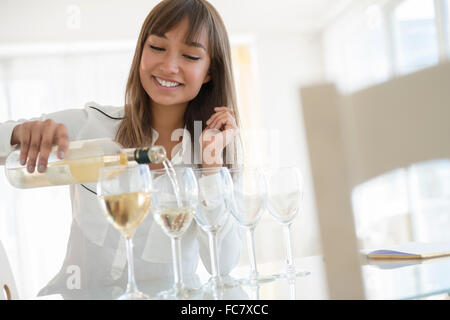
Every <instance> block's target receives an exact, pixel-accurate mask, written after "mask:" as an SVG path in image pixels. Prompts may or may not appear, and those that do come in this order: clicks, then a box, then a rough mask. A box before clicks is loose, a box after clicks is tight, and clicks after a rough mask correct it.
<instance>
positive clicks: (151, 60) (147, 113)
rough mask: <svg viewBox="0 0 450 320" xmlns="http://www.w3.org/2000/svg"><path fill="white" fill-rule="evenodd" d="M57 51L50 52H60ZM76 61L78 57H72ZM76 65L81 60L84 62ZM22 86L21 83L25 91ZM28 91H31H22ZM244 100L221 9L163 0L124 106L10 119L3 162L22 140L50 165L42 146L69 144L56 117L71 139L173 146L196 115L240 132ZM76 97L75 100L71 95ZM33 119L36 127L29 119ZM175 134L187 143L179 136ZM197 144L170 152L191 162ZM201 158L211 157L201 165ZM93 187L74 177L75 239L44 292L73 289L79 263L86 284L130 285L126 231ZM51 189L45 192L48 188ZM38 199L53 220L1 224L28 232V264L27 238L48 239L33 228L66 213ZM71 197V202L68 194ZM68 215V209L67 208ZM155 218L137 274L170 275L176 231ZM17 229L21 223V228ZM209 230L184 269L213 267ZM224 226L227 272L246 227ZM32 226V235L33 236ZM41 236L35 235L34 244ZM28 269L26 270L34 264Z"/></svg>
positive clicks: (187, 240) (198, 1)
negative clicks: (112, 222) (108, 216)
mask: <svg viewBox="0 0 450 320" xmlns="http://www.w3.org/2000/svg"><path fill="white" fill-rule="evenodd" d="M202 47H203V48H202ZM48 59H49V60H51V58H48ZM68 59H72V60H71V61H73V60H74V58H72V57H70V58H68ZM99 60H102V57H99ZM99 65H101V66H102V70H100V71H99V72H98V73H97V74H95V75H98V77H100V76H101V77H102V78H103V77H107V76H105V74H104V73H102V71H103V72H108V73H107V74H108V75H109V74H111V73H109V72H110V69H113V68H111V65H109V66H106V65H104V64H103V61H101V62H99ZM89 66H90V68H87V69H86V68H80V70H83V72H84V77H83V75H80V74H79V72H80V70H77V72H76V73H74V74H77V75H79V76H80V77H78V78H77V79H81V80H80V82H83V80H82V79H84V78H85V77H86V74H88V75H89V79H91V78H93V77H94V76H95V75H94V74H93V70H94V71H95V70H96V69H95V68H92V64H89ZM73 67H74V68H76V67H80V65H77V66H76V67H75V66H73ZM95 67H97V66H95ZM90 69H92V70H90ZM27 71H28V70H27ZM66 77H67V74H66V75H61V78H60V81H61V79H63V80H64V79H65V78H66ZM73 87H74V88H75V87H77V86H76V85H74V86H73ZM97 87H98V86H97ZM97 87H96V88H97ZM71 89H72V88H71ZM23 91H24V90H21V92H22V93H23ZM25 91H26V90H25ZM60 91H63V90H60ZM70 91H72V90H70ZM117 91H120V90H117ZM31 92H33V91H31ZM80 95H81V93H80ZM15 96H16V95H15ZM20 96H21V97H22V96H23V94H22V95H20ZM235 100H236V99H235V93H234V83H233V74H232V69H231V52H230V45H229V42H228V36H227V33H226V30H225V27H224V24H223V22H222V20H221V18H220V17H219V15H218V13H217V12H216V11H215V9H214V8H213V7H212V6H211V5H210V4H209V3H208V2H206V1H204V0H164V1H161V2H159V3H158V5H157V6H156V7H155V8H154V9H153V10H152V11H151V12H150V13H149V15H148V17H147V18H146V19H145V21H144V23H143V25H142V29H141V32H140V34H139V38H138V43H137V46H136V50H135V54H134V58H133V61H132V64H131V68H130V70H129V77H128V82H127V85H126V92H125V106H124V108H123V107H112V106H99V105H95V104H93V103H88V104H87V105H86V107H85V108H84V109H72V110H61V111H59V112H53V113H51V111H52V110H48V109H47V110H46V111H47V112H49V113H48V114H44V115H42V116H41V117H40V118H37V119H36V121H31V120H23V121H7V122H6V123H2V124H0V132H1V134H0V138H1V139H0V140H1V141H0V161H1V159H3V158H4V157H5V156H6V155H7V154H8V152H10V151H11V149H12V148H13V146H12V145H11V143H14V144H15V143H17V144H20V146H21V150H23V156H24V158H23V159H24V160H26V161H27V162H28V163H27V164H28V165H27V168H33V169H34V168H35V166H34V164H33V163H32V162H34V161H38V162H39V163H38V162H36V165H38V166H36V167H40V166H41V165H45V164H46V163H42V161H45V159H44V157H41V155H42V154H43V153H42V148H45V147H46V145H52V144H53V143H54V142H57V143H58V144H60V142H61V141H60V139H57V141H56V140H55V139H54V138H55V137H54V136H53V137H52V134H51V132H52V131H49V130H46V129H45V127H43V126H41V125H40V124H41V123H43V122H44V121H45V120H47V119H51V120H52V121H54V122H55V123H58V124H61V125H62V126H64V127H66V128H67V136H66V137H65V138H67V139H66V140H68V141H74V140H84V139H95V138H111V139H114V138H116V140H117V141H118V142H119V143H121V144H122V145H123V146H124V147H130V146H133V145H141V146H145V145H148V144H154V143H158V144H161V145H163V146H165V147H166V149H168V150H170V149H171V148H172V145H170V144H167V142H168V141H169V139H170V134H171V133H172V131H174V130H175V129H179V128H182V129H183V127H185V128H186V129H187V130H186V131H191V130H192V131H193V128H194V123H193V122H194V121H201V123H202V130H205V129H206V128H207V127H208V129H211V128H214V129H216V131H214V135H215V136H214V137H217V136H220V135H222V134H225V133H227V131H232V132H235V131H236V130H235V129H236V128H237V123H238V112H237V109H236V102H235ZM69 103H70V104H72V102H70V101H69ZM30 104H32V103H30ZM66 104H67V103H66ZM25 105H26V104H25ZM11 109H12V108H11V107H10V110H11ZM28 110H29V109H28ZM24 115H25V117H26V118H29V117H30V115H29V111H28V112H24ZM8 118H9V117H8ZM33 120H34V119H33ZM207 121H209V122H208V124H206V122H207ZM24 123H27V125H23V124H24ZM28 125H35V126H36V127H35V129H39V130H31V131H29V132H28V131H27V130H28V129H27V127H28ZM41 129H42V130H41ZM38 131H40V132H38ZM28 133H30V135H29V134H28ZM28 138H30V139H31V140H32V142H37V143H34V144H33V143H30V141H31V140H30V139H28ZM182 139H183V143H184V142H185V141H188V140H190V139H195V136H194V134H191V135H190V136H189V135H184V134H183V137H182ZM43 140H52V141H51V143H50V144H49V143H48V142H50V141H43ZM61 140H64V139H61ZM191 141H192V140H191ZM170 142H171V141H170ZM176 142H177V143H178V141H176ZM27 145H34V147H33V148H31V149H27V148H26V146H27ZM226 148H227V149H226V150H224V152H220V153H218V154H217V157H216V158H215V159H213V160H214V161H215V162H214V163H213V165H215V166H217V165H219V166H221V165H223V164H224V163H223V159H224V157H223V156H225V155H226V154H227V152H228V150H229V149H232V148H233V146H232V145H231V144H230V145H229V146H228V145H227V147H226ZM188 151H189V149H188V148H185V147H184V144H183V148H182V149H179V150H178V151H177V152H176V154H175V158H176V159H174V158H172V159H171V160H172V163H174V164H175V165H176V164H178V165H192V163H191V162H190V163H183V155H184V153H186V154H188ZM38 154H39V156H38V157H36V158H33V159H32V157H31V155H33V156H35V155H38ZM170 154H172V153H170ZM0 164H1V162H0ZM200 165H201V166H204V165H207V164H203V163H200ZM33 169H29V170H30V173H31V172H32V171H34V170H33ZM44 171H45V170H44ZM89 188H92V186H88V187H86V186H82V185H72V186H71V187H70V191H71V193H70V196H71V200H72V217H71V218H72V219H71V221H70V222H71V225H70V235H69V239H68V241H66V239H63V240H62V241H61V244H62V245H63V246H64V245H65V244H66V243H67V251H66V252H65V254H66V255H65V258H64V262H63V264H62V266H61V265H59V264H57V263H55V264H53V266H54V267H55V268H58V269H59V271H58V270H55V269H53V270H52V271H54V272H57V274H56V276H54V277H53V279H52V280H51V281H50V282H49V283H48V285H47V286H46V287H45V288H44V289H42V290H41V291H40V294H51V293H55V292H58V293H63V294H64V293H65V292H66V290H67V289H71V288H68V287H67V279H68V277H70V274H69V273H68V270H71V267H73V266H77V267H79V269H80V274H81V278H80V286H79V287H80V288H81V289H87V288H91V287H95V286H103V285H112V284H118V285H119V286H121V285H120V283H121V281H123V280H124V277H126V274H125V273H124V272H123V271H124V268H125V264H126V260H125V259H124V258H125V251H124V247H123V246H122V245H121V242H120V241H119V239H118V236H119V235H118V234H117V233H116V232H113V231H110V230H109V226H108V223H107V221H106V220H105V219H104V217H103V216H102V215H101V214H99V212H101V211H100V208H99V204H98V201H97V198H96V197H95V195H94V194H93V193H91V192H89ZM94 188H95V186H94ZM9 190H10V189H9ZM10 191H11V190H10ZM11 192H12V191H11ZM42 192H45V191H44V190H42ZM14 193H15V194H16V195H17V194H18V193H16V192H14ZM36 194H37V193H36ZM54 194H55V192H54V191H53V192H52V194H51V195H50V194H49V196H51V197H54ZM19 198H20V195H18V196H17V198H14V197H11V199H13V200H12V202H8V204H7V205H8V208H7V210H5V212H13V213H14V211H15V210H10V206H18V205H19V204H20V203H22V201H18V200H19ZM62 199H67V197H62ZM33 200H34V201H30V203H33V208H31V207H30V206H27V205H28V202H27V203H25V202H26V201H24V203H23V205H25V206H26V209H22V210H23V211H24V212H26V213H29V214H32V213H35V212H36V211H39V214H35V215H33V218H35V219H38V220H39V219H41V220H45V221H46V223H42V222H40V223H31V224H30V223H29V222H30V221H31V220H30V217H28V216H27V218H26V219H25V217H21V219H20V220H21V221H20V222H21V227H22V228H26V229H27V232H25V233H24V234H25V235H23V234H22V233H19V232H13V231H12V230H13V229H14V228H13V227H11V226H14V223H9V224H3V223H2V224H1V225H0V227H1V226H8V229H7V232H2V233H1V234H2V235H3V234H8V232H9V233H13V235H12V238H13V239H14V238H22V237H24V238H26V240H27V241H25V240H24V241H21V245H22V244H24V247H23V248H19V249H20V250H19V251H20V252H23V255H24V256H25V259H24V261H20V264H21V265H23V266H25V265H27V263H26V262H27V261H28V260H33V261H37V260H39V259H38V258H37V257H36V256H33V257H32V258H33V259H32V258H31V257H30V258H29V257H28V256H29V255H30V252H29V250H28V249H27V246H29V244H30V243H31V242H32V240H31V238H33V237H37V238H41V237H42V235H41V234H38V235H37V234H36V232H28V231H29V230H28V228H31V229H33V230H34V229H36V228H37V227H36V226H42V224H48V222H49V221H52V225H53V223H54V222H55V221H56V218H55V217H52V214H54V215H57V216H58V218H61V217H62V216H63V215H62V214H61V213H60V212H58V213H56V214H55V212H54V211H55V210H54V209H53V210H51V211H50V210H49V211H50V212H52V213H49V214H50V216H47V215H46V214H45V213H42V214H40V213H41V212H40V211H45V212H47V210H48V208H49V207H50V206H49V205H47V203H46V204H45V205H44V206H43V207H41V209H40V210H39V209H37V208H38V204H39V203H41V202H42V201H41V200H42V199H39V197H38V198H36V199H33ZM54 201H56V200H55V199H52V201H48V202H54ZM64 204H67V201H66V200H65V201H64ZM0 205H1V204H0ZM61 207H62V206H61ZM65 218H68V217H67V216H65ZM12 219H14V217H13V218H12ZM61 219H62V218H61ZM2 220H3V218H2ZM33 221H34V220H33ZM65 222H67V221H65ZM56 224H57V223H55V225H56ZM58 225H60V224H58ZM153 226H154V223H153V220H151V219H147V220H145V221H144V222H143V224H142V225H141V227H140V231H138V232H137V233H136V235H135V237H136V245H137V246H136V251H138V252H139V254H137V256H136V259H135V261H136V279H137V280H138V281H139V280H140V279H146V278H149V277H150V278H154V277H164V276H167V275H169V274H171V269H170V266H171V265H172V263H171V253H170V250H166V247H167V246H170V243H168V241H169V239H167V237H165V236H164V235H161V233H160V232H157V231H158V230H159V229H157V230H155V228H158V227H157V226H156V227H153ZM65 227H66V228H65V230H68V229H69V228H68V227H67V225H65ZM21 230H22V229H21ZM39 230H40V233H43V232H42V230H43V228H40V229H39ZM14 231H17V230H15V229H14ZM47 233H49V232H47ZM200 233H201V230H198V229H197V228H196V227H192V228H190V229H189V230H188V231H187V232H186V234H185V236H184V239H183V240H184V242H183V246H185V247H186V249H183V264H184V266H183V270H184V271H185V272H186V273H192V272H194V271H195V270H196V268H197V264H198V261H199V259H200V258H201V259H202V261H203V263H204V265H205V267H206V269H208V268H209V264H210V262H209V256H208V253H207V252H208V250H207V248H208V243H207V242H208V240H207V239H206V238H205V237H203V235H202V234H200ZM220 233H221V235H220V236H219V237H218V238H219V239H220V245H221V247H220V248H221V249H220V251H221V253H220V255H221V257H222V258H221V260H220V262H219V264H220V265H221V272H223V273H228V272H229V271H230V270H231V269H232V268H233V267H234V266H235V265H236V264H237V263H238V260H239V254H240V250H239V248H240V235H239V230H238V228H237V226H236V225H235V224H234V223H233V221H232V220H231V218H230V219H228V221H227V223H226V225H225V226H224V228H223V229H222V230H221V231H220ZM28 234H30V235H33V237H31V238H28ZM49 234H50V233H49ZM64 235H67V233H64ZM197 236H198V237H197ZM49 238H51V239H48V240H54V239H53V237H52V236H50V237H49ZM58 239H61V238H58ZM36 241H37V240H34V243H35V242H36ZM10 242H11V241H10ZM42 247H43V248H44V249H42V250H45V248H46V246H45V245H44V246H42ZM40 251H41V250H37V251H35V252H40ZM33 254H38V253H33ZM59 258H60V257H59ZM25 260H27V261H25ZM58 260H59V259H58ZM43 268H45V267H43ZM34 270H36V272H38V269H35V268H33V271H34ZM20 273H21V274H25V272H20ZM25 277H26V276H25ZM30 277H31V278H33V279H39V280H38V281H39V283H34V284H33V285H32V286H31V285H30V284H29V283H23V282H21V281H22V280H20V283H21V284H22V286H24V287H27V288H30V286H31V287H32V289H31V290H32V292H31V291H28V292H27V294H26V295H25V296H27V297H30V296H31V297H33V296H35V294H36V289H37V288H40V287H41V285H42V284H43V283H42V281H46V282H47V281H48V273H47V274H46V279H42V277H40V276H39V277H36V275H35V274H34V275H33V276H30ZM27 290H28V289H27Z"/></svg>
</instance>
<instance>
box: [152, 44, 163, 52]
mask: <svg viewBox="0 0 450 320" xmlns="http://www.w3.org/2000/svg"><path fill="white" fill-rule="evenodd" d="M150 48H151V49H153V50H156V51H164V49H163V48H160V47H156V46H152V45H150Z"/></svg>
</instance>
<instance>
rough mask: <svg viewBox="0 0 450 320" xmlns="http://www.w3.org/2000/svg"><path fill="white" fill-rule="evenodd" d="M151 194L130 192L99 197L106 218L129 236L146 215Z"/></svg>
mask: <svg viewBox="0 0 450 320" xmlns="http://www.w3.org/2000/svg"><path fill="white" fill-rule="evenodd" d="M151 199H152V195H151V193H150V192H130V193H122V194H112V195H104V196H101V197H100V200H101V204H102V207H103V211H104V213H105V215H106V217H107V218H108V220H109V221H110V222H111V223H112V224H113V225H114V226H115V227H116V228H117V229H119V230H120V232H122V234H123V235H124V236H125V237H127V238H131V237H132V236H133V234H134V232H135V231H136V228H137V227H138V226H139V224H140V223H141V222H142V220H144V218H145V216H146V215H147V213H148V211H149V209H150V204H151Z"/></svg>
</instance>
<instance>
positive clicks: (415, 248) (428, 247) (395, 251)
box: [367, 242, 450, 259]
mask: <svg viewBox="0 0 450 320" xmlns="http://www.w3.org/2000/svg"><path fill="white" fill-rule="evenodd" d="M447 255H450V242H441V243H423V242H409V243H405V244H401V245H397V246H393V247H389V248H385V249H380V250H374V251H370V252H368V253H367V257H368V258H370V259H428V258H436V257H442V256H447Z"/></svg>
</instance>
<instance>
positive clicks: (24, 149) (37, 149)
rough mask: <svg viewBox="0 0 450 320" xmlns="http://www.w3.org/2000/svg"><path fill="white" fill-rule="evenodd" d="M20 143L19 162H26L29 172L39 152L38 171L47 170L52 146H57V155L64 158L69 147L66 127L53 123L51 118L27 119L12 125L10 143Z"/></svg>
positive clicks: (22, 163)
mask: <svg viewBox="0 0 450 320" xmlns="http://www.w3.org/2000/svg"><path fill="white" fill-rule="evenodd" d="M15 144H20V164H21V165H25V163H26V164H27V170H28V172H29V173H32V172H34V169H35V168H36V160H37V158H38V154H39V163H38V164H37V168H38V171H39V172H44V171H45V170H47V162H48V157H49V155H50V152H51V150H52V147H53V146H54V145H57V146H58V150H57V156H58V158H60V159H63V158H64V155H65V153H66V152H67V149H68V148H69V135H68V133H67V127H66V126H65V125H64V124H62V123H55V122H54V121H53V120H51V119H47V120H45V121H29V122H24V123H22V124H19V125H17V126H15V127H14V130H13V132H12V135H11V145H15Z"/></svg>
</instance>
